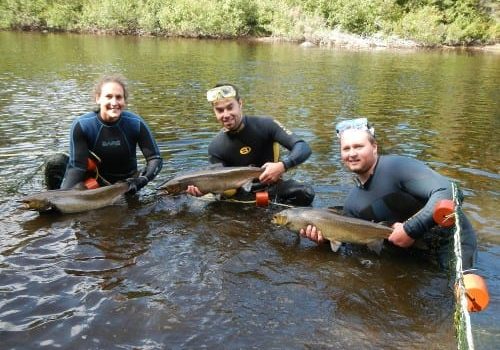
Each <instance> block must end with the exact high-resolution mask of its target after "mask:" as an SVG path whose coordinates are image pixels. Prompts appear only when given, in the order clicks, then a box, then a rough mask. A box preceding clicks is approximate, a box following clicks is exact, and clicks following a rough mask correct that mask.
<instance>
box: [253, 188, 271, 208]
mask: <svg viewBox="0 0 500 350" xmlns="http://www.w3.org/2000/svg"><path fill="white" fill-rule="evenodd" d="M255 204H256V205H257V206H258V207H267V206H268V205H269V193H267V191H261V192H256V193H255Z"/></svg>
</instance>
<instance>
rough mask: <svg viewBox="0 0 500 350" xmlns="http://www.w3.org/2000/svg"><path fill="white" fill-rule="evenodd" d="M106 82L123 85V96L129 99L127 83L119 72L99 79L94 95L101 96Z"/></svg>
mask: <svg viewBox="0 0 500 350" xmlns="http://www.w3.org/2000/svg"><path fill="white" fill-rule="evenodd" d="M106 83H117V84H119V85H121V87H122V89H123V98H124V99H125V101H127V99H128V89H127V83H126V82H125V78H124V77H123V76H121V75H118V74H113V75H105V76H103V77H101V79H99V81H98V82H97V84H96V86H95V87H94V96H100V95H101V91H102V86H103V85H104V84H106Z"/></svg>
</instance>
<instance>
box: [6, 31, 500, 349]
mask: <svg viewBox="0 0 500 350" xmlns="http://www.w3.org/2000/svg"><path fill="white" fill-rule="evenodd" d="M0 49H1V51H2V59H1V60H0V118H1V119H0V120H1V121H2V123H0V134H1V135H2V137H0V175H1V176H0V209H1V210H0V222H1V231H0V271H1V274H0V339H1V341H2V348H5V349H18V348H19V349H20V348H22V349H30V348H33V349H34V348H37V349H38V348H56V347H57V348H67V349H70V348H71V349H110V348H120V349H132V348H141V349H160V348H174V349H175V348H178V349H180V348H202V347H206V348H228V349H233V348H245V349H247V348H255V349H263V348H267V349H268V348H276V349H304V348H315V349H316V348H334V349H337V348H338V349H343V348H365V349H377V348H394V349H400V348H432V349H435V348H438V349H453V348H456V341H455V337H454V328H453V308H454V301H453V296H452V292H451V289H450V287H449V286H450V282H449V280H448V277H447V276H446V275H445V274H443V273H441V272H439V271H438V270H437V269H436V268H435V267H434V266H432V265H430V264H429V263H427V262H425V261H422V260H417V259H412V258H410V257H408V256H404V255H402V256H394V255H391V254H387V253H382V254H381V255H380V256H378V255H376V254H374V253H372V252H370V251H368V250H367V249H365V248H363V247H347V248H346V249H344V250H342V251H341V252H340V253H339V254H334V253H332V252H331V251H329V249H328V248H327V247H317V246H316V245H315V244H313V243H311V242H308V241H305V240H300V239H298V238H297V236H296V235H295V234H293V233H291V232H288V231H286V230H284V229H281V228H277V227H275V226H273V225H272V224H271V223H270V219H271V217H272V214H273V213H274V212H276V211H278V210H281V208H280V207H276V206H270V207H268V208H256V207H255V206H253V205H250V204H237V203H223V202H208V201H202V200H199V199H193V198H190V197H187V196H180V197H176V198H169V197H161V196H159V195H158V194H157V193H155V191H154V185H155V184H159V183H160V182H161V181H162V180H164V179H166V178H169V177H171V176H173V175H174V174H177V173H179V172H182V171H184V170H190V169H194V168H200V167H203V166H204V165H206V162H207V161H206V147H207V145H208V143H209V141H210V140H211V138H212V137H213V136H214V135H215V133H216V132H217V130H218V126H217V124H216V123H215V120H214V117H213V115H212V114H211V111H210V108H209V105H208V104H207V103H206V101H205V99H204V96H205V91H206V89H207V88H209V87H211V86H212V85H214V84H215V83H217V82H219V81H230V82H234V83H236V84H237V85H239V86H240V87H241V89H242V95H243V98H244V109H245V111H246V112H247V113H248V114H250V115H252V114H255V115H271V116H274V117H276V118H277V119H278V120H280V121H281V122H283V123H284V124H285V125H286V126H287V127H289V128H291V129H293V130H294V131H295V132H296V133H298V134H299V135H301V136H302V137H303V138H304V139H305V140H307V141H308V142H309V143H310V145H311V147H312V149H313V155H312V156H311V158H310V159H309V160H308V161H307V162H306V163H305V164H303V165H301V166H300V167H299V168H297V169H296V170H293V171H292V172H291V173H290V174H288V176H293V177H294V178H296V179H299V180H302V181H308V182H311V183H313V184H314V187H315V189H316V191H317V197H316V199H315V202H314V206H316V207H326V206H334V205H339V204H341V203H342V201H343V198H344V196H345V195H346V193H347V191H348V189H349V187H350V186H351V185H352V183H351V179H350V175H349V174H348V173H347V172H346V171H345V170H343V169H342V167H341V165H340V162H339V152H338V144H337V141H336V138H335V135H334V132H333V129H334V125H335V124H336V123H337V122H338V121H339V120H342V119H345V118H348V117H354V116H358V115H362V116H366V117H368V118H369V119H370V120H371V121H372V122H374V124H375V127H376V130H377V134H378V138H379V142H380V143H381V146H382V147H381V148H382V152H383V153H397V154H402V155H407V156H410V157H415V158H418V159H420V160H423V161H425V162H427V163H428V164H429V165H430V166H431V167H432V168H434V169H436V170H437V171H439V172H440V173H442V174H444V175H446V176H449V177H450V178H453V179H454V180H455V181H457V183H458V184H459V185H460V186H461V188H462V190H463V191H464V193H465V195H466V201H465V203H464V211H465V212H466V214H467V215H468V216H469V218H470V219H471V221H472V223H473V225H474V227H475V228H476V230H477V233H478V241H479V260H478V263H477V266H476V267H477V268H478V272H477V273H479V274H480V275H482V276H483V277H484V278H485V279H486V281H487V283H488V286H489V290H490V298H491V299H490V306H489V308H488V309H487V310H485V311H483V312H481V313H477V314H472V315H471V320H472V325H473V334H474V341H475V345H476V348H478V349H492V348H496V347H497V346H498V344H499V343H500V339H499V334H500V332H499V329H500V318H499V316H498V315H499V314H500V313H499V311H500V310H499V305H498V300H499V290H500V288H499V286H500V280H499V275H498V270H499V263H498V258H499V255H500V249H499V247H500V234H499V228H500V224H499V221H498V212H499V207H500V206H499V201H500V194H499V183H500V181H499V180H500V173H499V169H500V167H499V163H500V162H499V161H498V148H499V146H500V142H499V138H498V135H497V132H496V130H497V129H498V128H499V127H500V105H499V102H498V101H500V88H499V85H498V81H499V79H500V70H499V67H500V65H499V64H500V56H498V55H493V54H483V53H467V52H461V53H458V52H435V51H429V52H428V51H425V52H424V51H421V52H415V51H398V52H393V51H391V52H386V51H371V52H364V51H360V52H353V51H339V50H324V49H307V50H306V49H302V48H300V47H298V46H296V45H291V44H290V45H289V44H279V45H271V44H258V43H251V42H244V41H199V40H180V39H159V38H137V37H113V36H102V37H101V36H85V35H79V36H78V35H51V34H48V35H44V34H38V33H9V32H0ZM107 72H121V73H122V74H124V75H125V76H126V77H127V78H128V79H129V85H130V90H131V96H130V103H129V109H130V110H132V111H134V112H136V113H138V114H140V115H141V116H143V117H144V118H145V119H146V121H147V122H148V124H149V125H150V127H151V128H152V129H153V130H154V133H155V135H156V137H157V141H158V143H159V146H160V149H161V151H162V155H163V157H164V159H165V166H164V169H163V170H162V172H161V174H160V176H159V177H158V179H156V180H155V181H154V183H153V184H150V185H149V186H148V187H147V188H145V189H144V190H143V191H142V193H141V194H140V196H138V197H136V198H129V199H128V200H127V202H126V203H125V204H123V205H119V206H114V207H108V208H104V209H102V210H99V211H92V212H87V213H81V214H73V215H39V214H37V213H34V212H25V211H22V210H20V209H18V204H17V203H16V202H15V200H16V199H18V198H20V197H21V196H23V195H25V194H28V193H32V192H35V191H41V190H43V186H44V184H43V161H44V159H45V157H46V156H47V155H49V154H52V153H55V152H58V151H65V150H66V149H67V147H68V132H69V127H70V125H71V122H72V120H73V119H74V118H75V117H76V116H78V115H79V114H82V113H84V112H87V111H89V110H90V109H91V108H92V107H93V105H92V101H91V100H92V98H91V91H92V87H93V84H94V82H95V80H96V79H97V77H98V76H100V75H101V74H103V73H107Z"/></svg>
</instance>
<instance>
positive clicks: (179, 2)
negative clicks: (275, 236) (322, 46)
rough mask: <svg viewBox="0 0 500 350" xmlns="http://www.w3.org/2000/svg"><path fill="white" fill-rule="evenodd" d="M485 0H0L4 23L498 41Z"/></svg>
mask: <svg viewBox="0 0 500 350" xmlns="http://www.w3.org/2000/svg"><path fill="white" fill-rule="evenodd" d="M495 9H496V5H495V4H494V3H493V2H492V1H488V0H198V1H192V0H170V1H164V0H121V1H116V0H101V1H98V2H96V1H92V0H71V1H67V0H2V1H0V28H4V29H38V30H39V29H48V30H79V31H107V32H116V33H133V34H137V33H140V34H142V33H144V34H154V35H175V36H189V37H215V38H234V37H241V36H247V35H254V36H262V35H265V36H269V35H271V36H275V37H283V38H286V39H293V40H304V39H305V38H307V37H308V36H309V34H310V33H313V32H315V33H326V32H327V31H331V30H334V29H335V30H341V31H343V32H349V33H354V34H359V35H373V34H377V35H379V34H385V35H398V36H401V37H403V38H405V39H412V40H416V41H418V42H420V43H422V44H424V45H431V46H432V45H439V44H447V45H468V44H475V43H493V42H498V40H499V37H500V35H499V32H500V29H499V20H498V16H497V14H496V13H495Z"/></svg>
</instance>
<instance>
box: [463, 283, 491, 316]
mask: <svg viewBox="0 0 500 350" xmlns="http://www.w3.org/2000/svg"><path fill="white" fill-rule="evenodd" d="M464 288H465V298H466V299H467V310H469V312H478V311H482V310H484V309H486V307H488V303H489V302H490V295H489V293H488V287H487V286H486V282H485V281H484V279H483V278H482V277H481V276H479V275H475V274H473V273H468V274H466V275H464Z"/></svg>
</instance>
